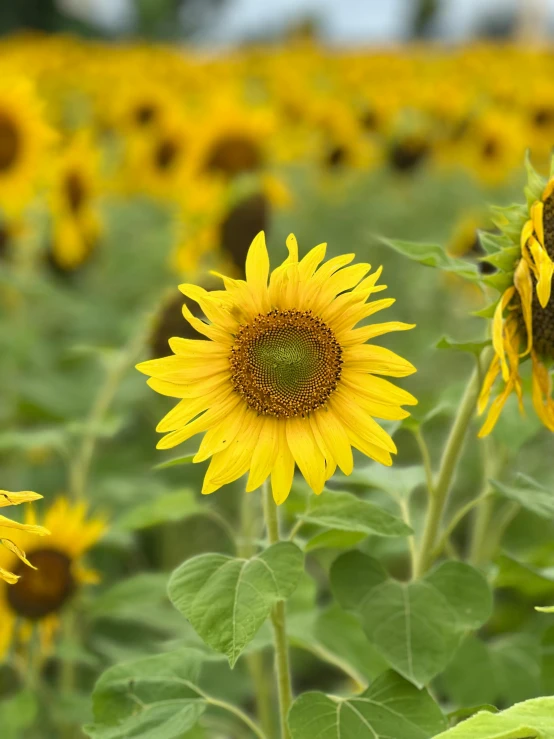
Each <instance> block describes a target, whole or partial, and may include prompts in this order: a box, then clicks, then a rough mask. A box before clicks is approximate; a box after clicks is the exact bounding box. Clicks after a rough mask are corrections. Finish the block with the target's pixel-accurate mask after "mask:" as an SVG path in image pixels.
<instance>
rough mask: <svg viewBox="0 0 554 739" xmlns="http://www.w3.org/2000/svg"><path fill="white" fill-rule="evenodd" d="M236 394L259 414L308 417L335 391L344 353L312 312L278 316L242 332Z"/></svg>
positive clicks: (234, 362) (259, 319) (235, 360)
mask: <svg viewBox="0 0 554 739" xmlns="http://www.w3.org/2000/svg"><path fill="white" fill-rule="evenodd" d="M231 367H232V381H233V386H234V388H235V390H236V391H237V392H238V393H239V394H240V395H242V397H243V398H244V399H245V400H246V402H247V403H248V405H249V406H250V407H251V408H252V409H253V410H255V411H257V412H258V413H260V414H262V415H268V416H276V417H277V418H286V417H292V416H306V415H308V414H309V413H310V411H314V410H316V409H317V408H320V407H321V406H323V405H324V404H325V403H326V402H327V399H328V398H329V396H330V395H331V393H332V392H333V391H334V390H335V389H336V387H337V384H338V381H339V379H340V376H341V370H342V349H341V347H340V344H339V343H338V341H337V340H336V338H335V335H334V334H333V332H332V330H331V329H330V328H329V326H327V324H325V323H324V322H323V321H321V320H320V319H319V318H316V317H314V316H313V315H312V314H311V312H310V311H298V310H285V311H279V310H273V311H271V312H270V313H267V314H265V315H259V316H256V318H255V319H254V321H252V323H250V324H247V325H244V326H241V328H240V330H239V332H238V334H237V336H236V340H235V345H234V346H233V349H232V356H231Z"/></svg>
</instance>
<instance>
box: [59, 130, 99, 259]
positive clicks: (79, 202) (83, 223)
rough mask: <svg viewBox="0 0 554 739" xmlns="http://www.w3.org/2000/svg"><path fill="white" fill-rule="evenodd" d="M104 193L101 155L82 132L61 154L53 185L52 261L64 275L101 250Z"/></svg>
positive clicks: (87, 135) (85, 133) (86, 132)
mask: <svg viewBox="0 0 554 739" xmlns="http://www.w3.org/2000/svg"><path fill="white" fill-rule="evenodd" d="M100 190H101V186H100V154H99V151H98V148H97V146H96V145H95V144H94V140H93V138H92V136H91V134H90V133H89V132H88V131H82V132H80V133H79V134H78V135H76V136H75V138H74V139H73V140H72V141H71V142H70V143H69V144H68V145H67V146H66V148H65V149H64V150H63V151H62V152H61V154H60V156H59V159H58V161H57V165H56V167H54V169H53V180H52V182H51V191H50V212H51V217H52V234H51V243H50V253H49V258H50V260H51V262H52V263H53V265H54V266H55V267H56V268H57V269H59V270H61V271H63V272H71V271H73V270H76V269H78V268H79V267H80V266H81V265H83V264H84V263H85V262H86V261H87V260H88V259H89V257H90V256H91V254H93V253H94V251H95V249H96V247H97V246H98V243H99V240H100V238H101V235H102V221H101V217H100V210H99V196H100Z"/></svg>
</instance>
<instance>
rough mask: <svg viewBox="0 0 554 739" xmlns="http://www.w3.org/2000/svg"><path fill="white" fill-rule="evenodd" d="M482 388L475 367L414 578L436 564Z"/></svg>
mask: <svg viewBox="0 0 554 739" xmlns="http://www.w3.org/2000/svg"><path fill="white" fill-rule="evenodd" d="M479 386H480V382H479V369H478V368H477V367H476V368H475V370H474V371H473V374H472V375H471V377H470V379H469V382H468V384H467V387H466V389H465V392H464V395H463V397H462V400H461V402H460V405H459V407H458V412H457V413H456V417H455V419H454V423H453V424H452V428H451V429H450V434H449V435H448V439H447V441H446V444H445V446H444V451H443V454H442V458H441V463H440V467H439V472H438V475H437V479H436V483H435V485H434V486H433V487H432V488H431V489H430V490H429V505H428V508H427V515H426V518H425V527H424V530H423V537H422V539H421V544H420V547H419V554H418V557H417V560H416V563H415V567H414V576H415V577H416V578H417V577H420V576H421V575H423V574H425V572H427V570H428V569H429V567H431V565H432V564H433V559H434V553H435V548H436V545H437V539H438V536H439V533H440V528H441V524H442V517H443V513H444V509H445V507H446V503H447V501H448V494H449V492H450V488H451V486H452V481H453V479H454V475H455V472H456V469H457V466H458V462H459V461H460V456H461V454H462V449H463V446H464V441H465V438H466V434H467V430H468V428H469V425H470V423H471V420H472V418H473V414H474V412H475V406H476V404H477V397H478V395H479Z"/></svg>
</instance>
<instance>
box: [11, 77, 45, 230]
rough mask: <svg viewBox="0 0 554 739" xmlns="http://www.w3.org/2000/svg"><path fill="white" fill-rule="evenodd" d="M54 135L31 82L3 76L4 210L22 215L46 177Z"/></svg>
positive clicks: (20, 78) (12, 214) (22, 78)
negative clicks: (46, 163) (46, 162)
mask: <svg viewBox="0 0 554 739" xmlns="http://www.w3.org/2000/svg"><path fill="white" fill-rule="evenodd" d="M52 140H53V132H52V130H51V129H50V128H49V127H48V125H47V124H46V121H45V118H44V113H43V108H42V105H41V102H40V100H39V98H38V97H37V95H36V93H35V91H34V90H33V87H32V86H31V84H30V82H29V80H27V79H26V78H24V77H22V76H16V75H11V74H9V73H8V74H6V75H3V77H2V80H1V81H0V207H1V208H2V210H3V211H4V212H5V213H6V214H7V215H8V216H14V215H18V214H19V213H20V211H21V209H22V208H23V207H24V206H25V205H26V204H27V203H28V202H29V200H30V199H31V198H32V197H33V195H34V193H35V190H36V187H37V184H38V182H39V179H40V177H41V176H42V174H43V167H44V163H45V158H46V157H47V155H48V150H49V147H50V144H51V142H52Z"/></svg>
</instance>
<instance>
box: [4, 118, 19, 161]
mask: <svg viewBox="0 0 554 739" xmlns="http://www.w3.org/2000/svg"><path fill="white" fill-rule="evenodd" d="M18 153H19V133H18V130H17V128H16V126H15V125H14V123H13V121H12V120H11V119H10V118H8V116H6V115H4V113H0V172H3V171H5V170H7V169H10V167H12V165H13V164H14V162H15V161H16V159H17V155H18Z"/></svg>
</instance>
